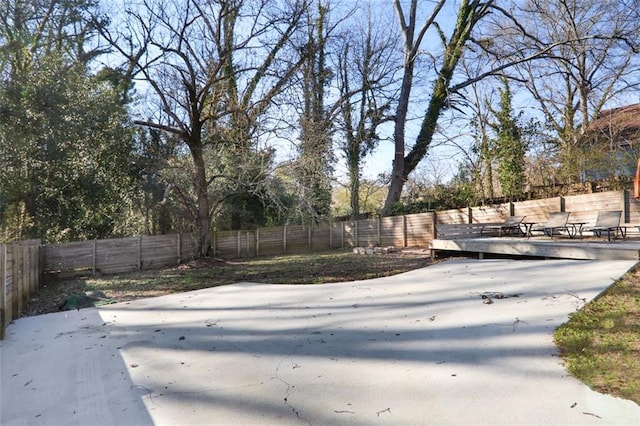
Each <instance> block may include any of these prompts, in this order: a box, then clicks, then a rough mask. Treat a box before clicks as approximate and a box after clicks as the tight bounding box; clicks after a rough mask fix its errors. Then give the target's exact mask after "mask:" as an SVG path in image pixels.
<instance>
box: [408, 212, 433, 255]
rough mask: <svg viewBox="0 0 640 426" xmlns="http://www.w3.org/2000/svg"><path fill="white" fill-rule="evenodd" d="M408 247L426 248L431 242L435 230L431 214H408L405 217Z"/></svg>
mask: <svg viewBox="0 0 640 426" xmlns="http://www.w3.org/2000/svg"><path fill="white" fill-rule="evenodd" d="M406 234H407V242H406V245H407V246H408V247H417V246H427V245H428V244H429V241H431V240H433V237H434V234H435V229H434V224H433V214H432V213H421V214H410V215H407V216H406Z"/></svg>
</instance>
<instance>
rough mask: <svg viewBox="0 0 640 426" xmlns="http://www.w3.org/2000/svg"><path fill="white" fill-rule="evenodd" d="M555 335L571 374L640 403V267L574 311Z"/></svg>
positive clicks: (594, 387) (594, 385)
mask: <svg viewBox="0 0 640 426" xmlns="http://www.w3.org/2000/svg"><path fill="white" fill-rule="evenodd" d="M554 337H555V341H556V344H557V345H558V347H559V348H560V353H561V356H562V357H563V359H564V361H565V365H566V367H567V369H568V370H569V372H570V373H571V374H573V375H574V376H575V377H577V378H578V379H580V380H582V381H583V382H584V383H586V384H587V385H589V386H590V387H591V388H593V389H596V390H598V391H600V392H604V393H609V394H613V395H617V396H620V397H623V398H626V399H630V400H633V401H635V402H636V403H638V404H640V268H638V267H637V268H636V269H634V270H633V271H630V272H628V273H627V274H626V275H625V276H624V277H622V279H620V280H619V281H618V282H616V283H615V284H614V285H612V286H611V287H610V288H609V289H607V291H606V292H604V294H602V295H601V297H599V298H598V299H596V300H594V301H592V302H591V303H588V304H587V305H586V306H585V307H584V308H583V309H581V310H580V311H578V312H575V313H574V314H572V315H571V317H570V319H569V321H568V322H566V323H565V324H563V325H562V326H560V327H559V328H558V329H557V330H556V333H555V336H554Z"/></svg>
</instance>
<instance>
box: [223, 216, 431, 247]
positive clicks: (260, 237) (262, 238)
mask: <svg viewBox="0 0 640 426" xmlns="http://www.w3.org/2000/svg"><path fill="white" fill-rule="evenodd" d="M434 221H435V214H434V213H433V212H428V213H419V214H412V215H406V216H392V217H381V218H375V219H365V220H355V221H347V222H334V223H329V224H321V225H317V226H302V225H294V226H280V227H273V228H258V229H256V230H252V231H221V232H215V233H214V235H213V253H214V257H220V258H233V257H235V258H240V257H256V256H267V255H279V254H294V253H305V252H313V251H322V250H330V249H335V248H344V247H357V246H365V247H366V246H382V247H387V246H395V247H415V246H422V247H426V246H427V245H428V244H429V241H431V240H432V239H433V238H434V235H435V227H434Z"/></svg>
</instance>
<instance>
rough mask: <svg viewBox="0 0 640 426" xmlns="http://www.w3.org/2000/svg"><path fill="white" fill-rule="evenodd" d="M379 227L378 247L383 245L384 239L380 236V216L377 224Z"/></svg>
mask: <svg viewBox="0 0 640 426" xmlns="http://www.w3.org/2000/svg"><path fill="white" fill-rule="evenodd" d="M376 225H378V246H381V245H382V237H381V236H380V216H378V221H377V223H376Z"/></svg>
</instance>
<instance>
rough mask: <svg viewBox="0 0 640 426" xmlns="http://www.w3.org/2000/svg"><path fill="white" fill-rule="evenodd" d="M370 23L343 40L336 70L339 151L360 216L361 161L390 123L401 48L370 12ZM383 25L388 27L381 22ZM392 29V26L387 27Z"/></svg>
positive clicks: (353, 205)
mask: <svg viewBox="0 0 640 426" xmlns="http://www.w3.org/2000/svg"><path fill="white" fill-rule="evenodd" d="M366 13H367V19H366V21H365V22H366V23H365V24H363V25H362V26H361V27H360V28H356V29H354V30H349V31H347V32H345V33H344V34H343V35H342V37H341V38H340V46H339V51H338V52H337V58H336V66H335V68H336V69H337V74H338V81H337V85H338V90H339V94H340V98H339V102H338V103H337V104H336V113H337V115H338V117H339V119H338V120H337V121H338V122H339V129H338V130H339V136H338V140H339V142H338V147H339V149H340V150H341V151H342V152H343V154H344V157H345V159H346V163H347V173H348V177H349V189H350V200H351V203H350V204H351V215H352V217H354V218H357V217H358V215H359V214H360V177H361V172H362V161H363V160H364V158H365V157H366V156H367V155H368V154H370V153H371V152H372V151H373V150H374V149H375V148H376V146H377V144H378V142H379V136H378V127H379V126H380V125H381V124H382V123H384V122H387V121H390V120H392V117H391V115H390V110H391V108H392V103H393V99H394V94H395V93H394V92H393V91H392V87H391V86H392V85H393V84H394V83H395V82H396V81H395V71H397V69H398V66H397V62H396V61H395V60H394V51H395V48H396V46H397V42H396V39H395V38H394V37H393V35H387V34H388V33H387V32H386V31H384V30H383V29H382V28H381V26H380V25H378V26H377V27H376V26H375V25H374V23H373V20H372V17H371V13H372V11H371V9H369V10H368V11H367V12H366ZM381 25H385V23H382V24H381ZM387 25H388V23H387Z"/></svg>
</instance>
